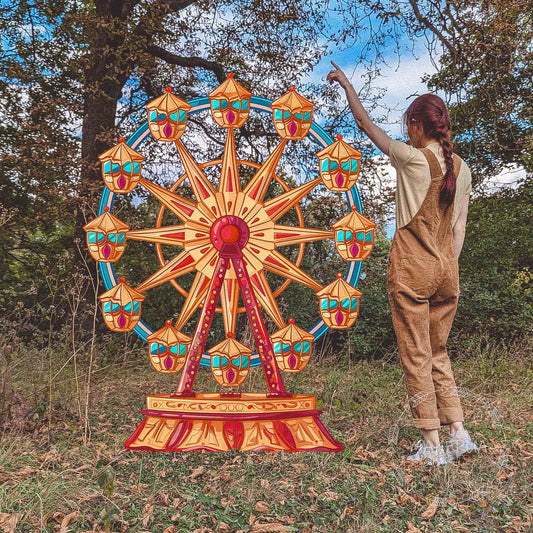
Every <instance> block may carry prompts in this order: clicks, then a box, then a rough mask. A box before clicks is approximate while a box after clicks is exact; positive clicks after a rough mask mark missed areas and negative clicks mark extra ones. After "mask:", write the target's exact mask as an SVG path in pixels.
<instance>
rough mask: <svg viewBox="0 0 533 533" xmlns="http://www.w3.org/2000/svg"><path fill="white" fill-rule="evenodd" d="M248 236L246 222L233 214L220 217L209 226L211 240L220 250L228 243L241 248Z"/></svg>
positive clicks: (248, 231)
mask: <svg viewBox="0 0 533 533" xmlns="http://www.w3.org/2000/svg"><path fill="white" fill-rule="evenodd" d="M249 237H250V230H249V228H248V225H247V224H246V222H245V221H244V220H243V219H242V218H239V217H236V216H234V215H225V216H223V217H220V218H219V219H218V220H216V221H215V222H214V224H213V226H212V227H211V242H212V243H213V245H214V246H215V248H217V250H222V248H224V247H226V245H228V244H231V245H232V248H237V249H239V250H242V249H243V248H244V247H245V246H246V244H247V242H248V239H249Z"/></svg>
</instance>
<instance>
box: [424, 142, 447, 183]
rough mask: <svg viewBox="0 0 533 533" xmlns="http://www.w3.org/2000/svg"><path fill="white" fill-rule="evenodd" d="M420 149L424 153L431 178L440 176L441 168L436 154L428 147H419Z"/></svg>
mask: <svg viewBox="0 0 533 533" xmlns="http://www.w3.org/2000/svg"><path fill="white" fill-rule="evenodd" d="M420 151H421V152H422V153H423V154H424V157H425V158H426V160H427V162H428V164H429V171H430V172H431V179H432V180H434V179H437V178H440V177H442V169H441V168H440V163H439V161H438V159H437V156H436V155H435V154H434V153H433V152H432V151H431V150H430V149H429V148H420Z"/></svg>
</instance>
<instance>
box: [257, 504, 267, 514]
mask: <svg viewBox="0 0 533 533" xmlns="http://www.w3.org/2000/svg"><path fill="white" fill-rule="evenodd" d="M254 510H255V511H259V512H260V513H268V503H267V502H264V501H258V502H257V503H256V504H255V508H254Z"/></svg>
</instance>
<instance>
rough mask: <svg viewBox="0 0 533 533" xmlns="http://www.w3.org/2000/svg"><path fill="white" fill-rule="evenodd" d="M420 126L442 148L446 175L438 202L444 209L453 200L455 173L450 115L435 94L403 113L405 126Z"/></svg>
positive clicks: (417, 101)
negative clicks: (415, 123)
mask: <svg viewBox="0 0 533 533" xmlns="http://www.w3.org/2000/svg"><path fill="white" fill-rule="evenodd" d="M412 119H414V120H416V121H417V122H420V123H421V124H422V127H423V129H424V134H425V135H427V136H428V137H431V138H432V139H435V140H436V141H438V143H439V144H440V145H441V147H442V152H443V155H444V161H445V163H446V173H445V174H444V177H443V179H442V185H441V188H440V195H439V201H440V202H441V204H443V205H444V206H445V208H446V209H448V207H450V205H452V203H453V200H454V198H455V181H456V179H455V172H454V166H453V147H452V143H451V140H450V115H449V114H448V110H447V109H446V105H445V104H444V102H443V101H442V98H439V97H438V96H437V95H435V94H423V95H422V96H419V97H418V98H416V99H415V100H414V101H413V102H411V105H410V106H409V107H408V108H407V110H406V112H405V113H404V121H405V124H408V123H409V121H410V120H412Z"/></svg>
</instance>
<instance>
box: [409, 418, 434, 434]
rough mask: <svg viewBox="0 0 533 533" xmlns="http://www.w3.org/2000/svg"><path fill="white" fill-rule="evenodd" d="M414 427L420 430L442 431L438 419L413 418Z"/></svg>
mask: <svg viewBox="0 0 533 533" xmlns="http://www.w3.org/2000/svg"><path fill="white" fill-rule="evenodd" d="M413 426H415V428H418V429H425V430H427V431H429V430H431V429H440V420H439V419H438V418H413Z"/></svg>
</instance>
